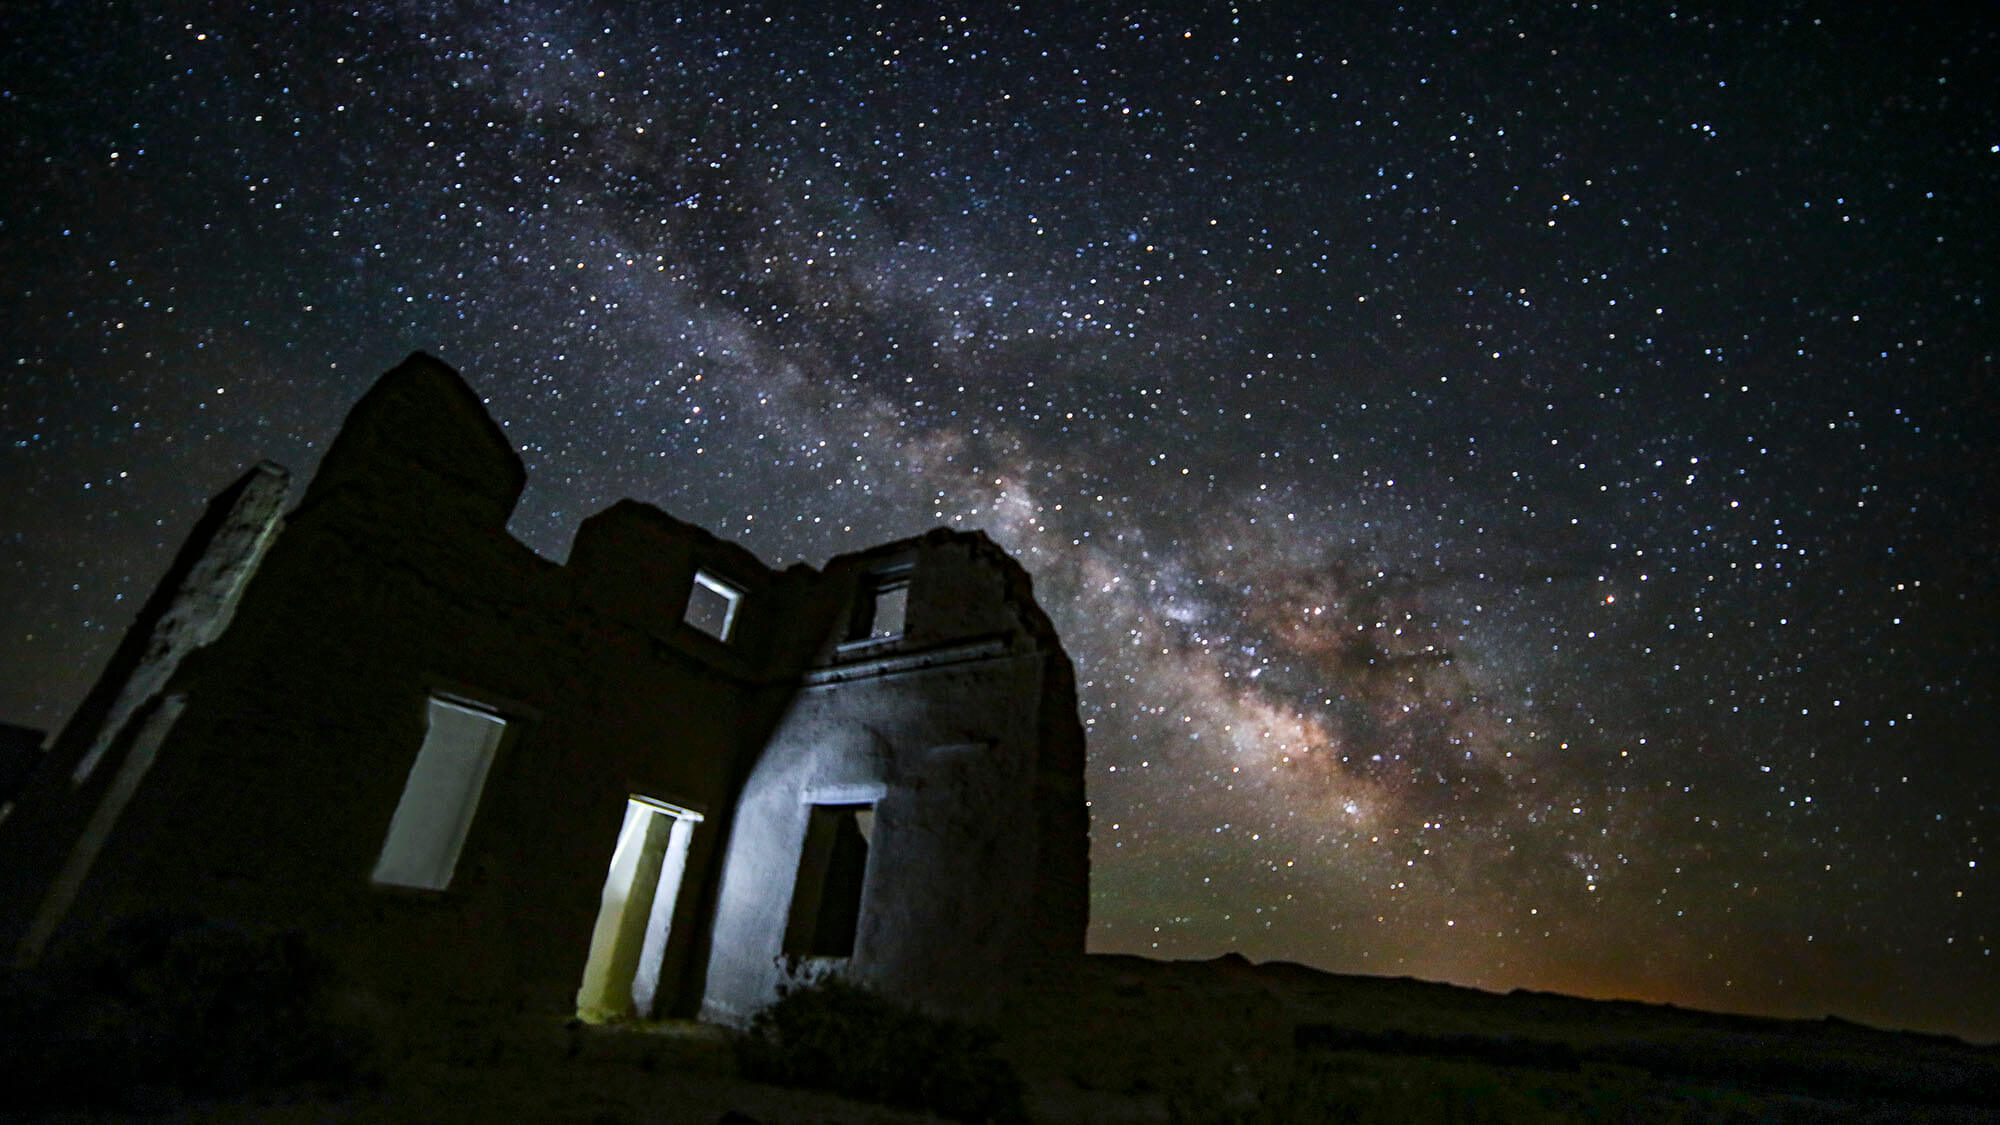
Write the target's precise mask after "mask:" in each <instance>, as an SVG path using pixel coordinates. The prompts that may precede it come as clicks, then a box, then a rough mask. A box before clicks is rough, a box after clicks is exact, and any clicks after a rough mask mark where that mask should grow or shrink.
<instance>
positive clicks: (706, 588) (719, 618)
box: [681, 570, 743, 641]
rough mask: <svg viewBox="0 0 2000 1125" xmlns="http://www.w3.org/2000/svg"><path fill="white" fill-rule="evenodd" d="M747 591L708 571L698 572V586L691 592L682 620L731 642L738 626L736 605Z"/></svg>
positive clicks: (717, 637)
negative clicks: (732, 633)
mask: <svg viewBox="0 0 2000 1125" xmlns="http://www.w3.org/2000/svg"><path fill="white" fill-rule="evenodd" d="M742 601H743V591H742V590H741V589H739V588H738V587H735V586H732V585H730V584H729V583H727V582H724V581H723V580H722V579H720V578H717V577H716V576H715V575H713V574H710V573H709V572H707V571H705V570H697V571H695V572H694V586H693V587H692V588H691V589H690V590H689V591H688V604H687V613H686V614H685V615H683V616H682V618H681V620H682V621H685V622H687V623H688V624H689V625H692V626H694V627H695V628H697V629H699V630H701V631H702V632H704V633H707V634H708V635H709V636H711V637H714V638H715V639H716V640H718V641H727V640H728V639H729V634H730V631H731V630H732V629H734V628H735V627H736V607H737V606H738V605H739V604H741V603H742Z"/></svg>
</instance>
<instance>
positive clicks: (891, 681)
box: [702, 532, 1088, 1023]
mask: <svg viewBox="0 0 2000 1125" xmlns="http://www.w3.org/2000/svg"><path fill="white" fill-rule="evenodd" d="M885 566H890V567H901V566H907V567H909V570H908V573H909V575H910V579H911V585H910V590H909V605H908V614H907V622H908V628H907V629H906V630H905V632H904V634H903V635H902V636H901V637H898V638H895V639H888V640H880V641H852V640H850V641H847V642H846V643H842V642H841V640H840V633H839V631H838V630H836V632H835V634H833V635H832V636H831V637H830V638H829V640H828V641H827V642H826V643H825V644H823V645H822V646H821V647H820V650H819V660H818V662H817V664H818V667H817V668H816V669H815V670H814V671H812V672H810V673H808V674H807V676H806V681H805V684H804V686H802V687H801V689H800V691H799V693H798V695H797V696H796V697H795V698H794V699H793V700H792V703H791V705H790V707H789V709H788V710H787V712H786V714H785V717H784V719H783V721H782V722H781V723H780V725H779V727H778V730H777V731H776V732H775V733H774V734H773V735H772V738H771V741H770V744H769V746H768V747H767V748H766V749H765V751H764V753H763V755H762V757H761V758H760V759H759V760H758V763H757V765H756V767H755V769H754V771H753V772H752V774H751V775H750V777H749V779H748V781H747V783H746V785H745V788H744V792H743V797H742V800H741V804H740V809H739V813H738V819H737V823H736V826H735V830H734V833H733V836H732V839H731V841H730V847H729V854H728V856H727V858H726V861H725V867H724V870H723V882H722V891H721V901H720V903H719V906H718V911H717V915H716V922H715V927H716V929H715V934H716V940H715V945H714V954H713V957H712V959H711V961H710V965H709V971H708V978H707V989H706V995H705V998H704V1001H703V1006H702V1015H703V1018H705V1019H709V1020H713V1021H717V1022H724V1023H742V1022H744V1021H746V1020H747V1019H748V1017H749V1016H750V1015H751V1014H752V1013H754V1012H755V1011H756V1010H757V1009H758V1008H760V1007H762V1006H763V1005H764V1004H767V1003H769V1002H770V1001H771V1000H772V999H774V998H775V997H776V995H777V992H778V989H779V987H780V986H781V985H784V984H787V983H790V982H793V981H795V980H802V979H810V978H811V977H813V976H815V975H817V974H819V973H823V972H829V971H830V972H836V973H839V974H841V975H843V976H845V977H847V978H848V979H852V980H856V981H858V982H861V983H865V984H868V985H872V986H874V987H877V988H880V989H882V990H884V991H885V992H888V993H890V994H892V995H895V996H898V997H901V998H903V999H906V1000H910V1001H913V1002H916V1003H919V1004H921V1005H923V1006H925V1007H928V1008H931V1009H934V1010H937V1011H943V1012H950V1013H956V1014H961V1015H964V1014H971V1015H979V1014H988V1013H990V1012H991V1011H992V1010H993V1008H994V1007H995V1006H997V1004H998V1003H999V1002H1000V1000H1001V999H1002V997H1004V995H1005V994H1006V992H1007V989H1008V984H1009V982H1010V981H1012V980H1014V979H1016V978H1017V977H1018V976H1019V974H1021V973H1022V972H1024V971H1025V970H1026V969H1027V967H1028V962H1029V961H1031V960H1032V958H1033V957H1034V955H1036V954H1047V953H1058V954H1060V953H1067V954H1072V955H1080V954H1081V953H1082V952H1083V937H1084V923H1085V920H1086V919H1085V914H1084V912H1083V911H1087V904H1086V903H1085V895H1086V894H1087V887H1088V844H1087V831H1088V830H1087V826H1086V825H1083V824H1082V823H1081V822H1080V815H1081V814H1082V812H1083V804H1082V758H1081V754H1080V749H1081V728H1080V726H1078V725H1077V722H1076V703H1075V695H1074V689H1073V684H1072V681H1071V680H1070V678H1069V668H1068V661H1067V658H1066V657H1064V656H1063V655H1062V652H1061V649H1060V647H1059V646H1055V645H1054V643H1053V641H1054V635H1053V631H1052V630H1048V629H1047V628H1046V619H1045V618H1041V616H1040V612H1039V610H1036V609H1035V608H1034V606H1033V601H1032V598H1031V596H1029V595H1028V591H1027V587H1026V575H1025V573H1021V572H1020V571H1019V567H1018V566H1017V565H1016V564H1014V563H1013V561H1012V560H1011V559H1008V558H1007V557H1006V556H1005V555H1004V553H1002V552H1000V551H999V549H998V548H997V547H994V546H993V545H992V544H991V542H990V541H988V540H986V538H985V537H984V536H983V535H977V534H955V533H949V532H934V533H932V534H930V535H927V536H924V537H923V538H921V539H918V540H915V541H912V542H910V543H906V544H897V545H892V546H891V547H888V548H884V549H881V550H879V551H875V552H868V553H865V554H863V555H857V556H847V557H843V558H840V559H836V560H834V561H833V562H831V563H829V564H828V567H827V578H828V581H829V582H832V583H836V584H837V587H836V588H838V589H842V590H845V591H847V592H848V596H847V597H846V598H844V599H843V601H844V603H845V604H844V605H843V614H842V618H841V619H842V620H843V621H845V620H849V619H851V616H852V600H853V598H854V597H856V596H861V595H863V594H865V592H866V591H867V590H868V589H869V582H868V581H867V575H868V574H869V573H870V572H871V571H874V570H878V569H880V568H882V567H885ZM1065 719H1066V722H1067V724H1068V726H1069V727H1071V728H1075V731H1076V744H1075V745H1076V749H1077V750H1078V751H1079V753H1077V754H1076V755H1075V756H1074V760H1073V761H1071V760H1070V755H1069V754H1068V752H1067V749H1068V748H1067V747H1066V745H1064V744H1062V743H1061V740H1060V738H1059V737H1058V739H1057V745H1056V747H1055V749H1054V750H1053V752H1046V751H1045V749H1044V739H1045V736H1046V735H1048V734H1050V733H1051V732H1056V733H1058V734H1059V733H1060V732H1061V731H1062V729H1063V727H1064V722H1065ZM1065 770H1067V771H1070V772H1071V773H1072V774H1073V776H1072V777H1069V778H1067V779H1065V778H1062V777H1055V776H1051V773H1052V771H1053V772H1055V773H1060V772H1062V771H1065ZM1065 800H1070V801H1073V803H1074V804H1075V807H1076V812H1077V814H1079V817H1077V818H1068V817H1065V816H1064V815H1062V814H1061V813H1058V812H1055V811H1054V810H1051V809H1049V808H1047V807H1046V806H1047V805H1048V804H1049V803H1050V802H1054V801H1065ZM861 804H866V805H872V806H873V820H872V823H873V832H872V837H871V838H870V840H869V846H868V861H867V874H866V880H865V884H864V887H863V890H862V898H861V918H860V922H859V926H858V929H857V931H856V933H855V936H854V946H853V950H852V953H851V955H850V956H848V957H846V958H845V959H815V958H812V957H809V956H805V955H799V954H797V953H796V952H795V951H788V950H787V949H786V931H787V927H788V924H790V923H791V917H790V915H791V909H792V903H793V900H794V897H795V895H796V894H797V893H798V892H799V887H798V879H799V878H800V872H801V866H800V856H801V851H802V847H803V844H802V841H804V840H805V837H806V834H807V830H808V828H807V826H808V821H809V819H810V816H811V810H812V807H813V806H814V805H861ZM1062 828H1074V829H1076V831H1075V835H1074V838H1073V839H1064V838H1061V837H1054V836H1051V835H1050V832H1051V831H1054V830H1057V829H1062ZM1063 878H1068V879H1073V880H1075V882H1074V884H1073V885H1070V886H1057V885H1054V884H1052V883H1051V880H1059V879H1063ZM1072 907H1082V908H1083V910H1081V911H1079V910H1073V909H1072ZM1072 915H1073V916H1072Z"/></svg>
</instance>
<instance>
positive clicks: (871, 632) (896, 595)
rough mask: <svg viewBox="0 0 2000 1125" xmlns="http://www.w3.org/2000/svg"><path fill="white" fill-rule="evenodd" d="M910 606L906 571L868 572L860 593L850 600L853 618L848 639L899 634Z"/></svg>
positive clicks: (888, 637)
mask: <svg viewBox="0 0 2000 1125" xmlns="http://www.w3.org/2000/svg"><path fill="white" fill-rule="evenodd" d="M909 608H910V572H909V571H908V570H898V571H890V572H885V573H880V574H875V575H871V576H870V577H869V579H868V582H867V586H866V587H865V588H864V589H863V590H862V592H861V596H860V597H858V598H856V599H855V601H854V620H853V621H852V622H851V624H850V626H849V628H848V631H847V639H848V640H849V641H880V640H888V639H890V638H892V637H900V636H902V635H903V628H904V624H905V617H906V615H907V613H908V611H909Z"/></svg>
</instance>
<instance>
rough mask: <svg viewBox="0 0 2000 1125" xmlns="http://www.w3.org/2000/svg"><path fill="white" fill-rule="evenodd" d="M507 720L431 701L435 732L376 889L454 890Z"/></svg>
mask: <svg viewBox="0 0 2000 1125" xmlns="http://www.w3.org/2000/svg"><path fill="white" fill-rule="evenodd" d="M506 729H507V723H506V720H504V719H502V718H500V717H499V716H497V715H491V714H488V713H486V712H484V711H477V710H474V709H473V708H470V707H464V706H461V705H459V704H456V703H448V702H446V701H445V700H442V699H435V698H434V699H432V700H431V701H430V728H429V730H427V731H426V732H425V733H424V744H423V746H422V747H421V748H420V749H419V750H418V751H417V760H416V761H415V762H414V763H412V764H411V766H410V777H409V780H408V781H406V782H404V784H403V796H402V799H401V800H399V801H398V802H397V803H396V813H395V815H394V816H393V817H391V818H390V820H389V835H388V837H387V838H386V839H384V840H383V841H382V854H381V856H379V857H378V858H377V859H376V860H375V872H374V874H373V876H372V878H373V879H374V881H375V882H377V883H383V884H387V885H389V886H396V887H416V888H419V889H421V890H431V891H441V890H443V889H445V888H446V887H447V886H450V885H451V875H452V872H453V870H455V869H456V868H457V867H458V853H459V850H460V849H461V848H463V847H464V846H465V837H466V834H467V833H468V832H470V831H471V830H472V817H473V814H474V813H476V812H477V811H478V809H479V794H480V790H482V789H483V788H485V785H486V771H487V770H488V769H490V768H491V767H492V765H493V754H494V751H496V750H497V749H499V746H500V736H501V735H502V734H504V733H505V732H506Z"/></svg>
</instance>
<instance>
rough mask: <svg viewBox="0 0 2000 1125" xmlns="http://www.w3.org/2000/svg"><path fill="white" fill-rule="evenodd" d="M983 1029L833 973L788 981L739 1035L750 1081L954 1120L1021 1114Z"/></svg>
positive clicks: (1017, 1088)
mask: <svg viewBox="0 0 2000 1125" xmlns="http://www.w3.org/2000/svg"><path fill="white" fill-rule="evenodd" d="M997 1040H998V1036H997V1034H996V1033H994V1032H993V1031H991V1030H990V1029H987V1028H981V1027H974V1026H972V1025H969V1024H965V1023H961V1022H959V1021H956V1020H947V1019H938V1018H935V1017H932V1016H927V1015H924V1014H922V1013H920V1012H917V1011H914V1010H912V1009H910V1008H907V1007H904V1006H902V1005H900V1004H897V1003H894V1002H893V1001H890V1000H888V999H886V998H884V997H882V996H880V995H878V994H877V993H874V992H871V991H869V990H868V989H865V988H861V987H859V986H857V985H853V984H849V983H847V982H845V981H841V980H838V979H828V980H823V981H820V982H817V983H815V984H810V985H804V986H799V987H793V988H788V989H785V990H784V991H783V992H782V993H781V994H780V995H779V998H778V1000H777V1001H776V1002H775V1003H773V1004H771V1005H770V1006H769V1007H767V1008H765V1009H764V1010H763V1011H761V1012H759V1013H757V1015H756V1016H755V1017H753V1018H752V1019H751V1021H750V1028H749V1030H748V1031H746V1032H744V1033H743V1034H742V1035H741V1036H739V1037H738V1039H737V1041H736V1057H737V1063H738V1066H739V1067H740V1069H741V1070H742V1073H743V1076H744V1077H745V1078H749V1079H751V1080H753V1081H758V1082H770V1083H774V1084H777V1085H783V1086H804V1087H809V1088H812V1089H820V1090H830V1091H833V1092H835V1093H840V1094H846V1095H847V1096H849V1097H854V1098H861V1099H863V1100H866V1101H873V1102H880V1103H882V1104H884V1105H894V1106H902V1107H906V1108H910V1109H921V1110H927V1111H929V1112H931V1113H935V1114H938V1115H940V1116H943V1117H948V1118H951V1119H953V1120H955V1121H965V1122H973V1123H980V1122H986V1123H992V1125H1013V1123H1016V1122H1025V1121H1026V1120H1027V1112H1026V1110H1025V1109H1024V1108H1023V1106H1022V1101H1021V1093H1022V1087H1021V1080H1020V1078H1019V1077H1018V1076H1016V1075H1015V1073H1014V1068H1013V1067H1012V1066H1011V1065H1010V1064H1009V1063H1008V1062H1007V1061H1006V1060H1005V1059H1002V1058H1000V1057H999V1056H998V1055H995V1054H994V1053H993V1046H994V1044H995V1042H996V1041H997Z"/></svg>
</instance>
